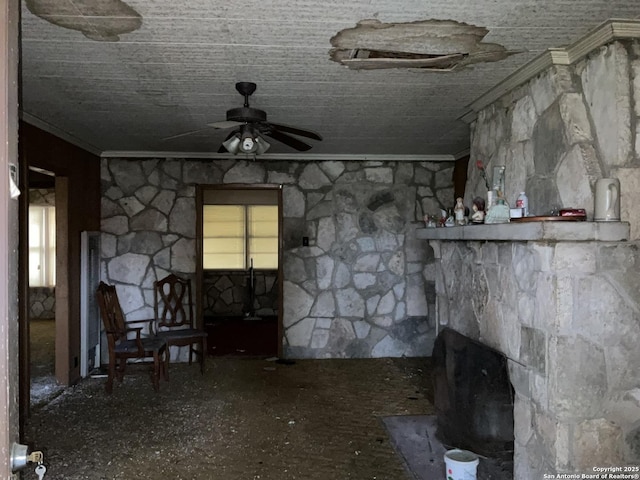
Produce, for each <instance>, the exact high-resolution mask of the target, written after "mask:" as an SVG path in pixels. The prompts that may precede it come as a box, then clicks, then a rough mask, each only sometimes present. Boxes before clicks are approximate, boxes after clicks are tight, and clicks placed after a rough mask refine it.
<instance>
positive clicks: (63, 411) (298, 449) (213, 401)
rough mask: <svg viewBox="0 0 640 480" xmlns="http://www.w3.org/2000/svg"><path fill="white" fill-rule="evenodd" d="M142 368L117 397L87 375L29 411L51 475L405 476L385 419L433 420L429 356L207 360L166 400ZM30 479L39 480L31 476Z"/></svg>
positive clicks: (176, 376) (392, 479) (175, 376)
mask: <svg viewBox="0 0 640 480" xmlns="http://www.w3.org/2000/svg"><path fill="white" fill-rule="evenodd" d="M148 371H149V367H148V366H147V365H134V366H132V369H131V372H130V374H129V375H127V376H126V377H125V380H124V383H123V384H121V385H118V384H116V385H115V388H114V392H113V394H112V395H110V396H109V395H106V393H105V391H104V381H105V379H104V378H96V379H88V380H85V381H83V382H81V383H80V384H79V385H77V386H75V387H71V388H68V389H66V390H64V392H63V393H62V394H60V395H59V396H57V397H56V398H54V399H53V400H51V401H50V402H49V403H45V404H42V405H39V406H37V407H35V408H33V411H32V415H31V417H30V419H29V420H28V422H27V426H26V431H25V434H26V441H27V442H28V443H29V444H30V445H32V446H33V447H34V448H37V449H41V450H43V451H44V457H45V464H46V465H47V467H48V471H47V475H46V477H45V478H46V479H47V480H54V479H65V480H74V479H96V480H97V479H101V480H102V479H176V480H177V479H185V480H186V479H193V480H205V479H206V480H211V479H224V480H236V479H237V480H249V479H260V480H289V479H305V480H307V479H309V480H312V479H318V480H332V479H335V480H344V479H362V480H364V479H384V480H407V479H410V478H411V477H410V475H409V474H408V473H407V471H406V470H405V467H404V465H403V463H402V461H401V459H400V457H399V456H398V455H397V454H396V452H395V451H394V449H393V447H392V445H391V442H390V439H389V438H388V435H387V433H386V431H385V429H384V427H383V424H382V421H381V418H382V417H384V416H388V415H422V414H429V413H432V412H433V408H432V404H431V402H430V401H429V399H430V398H432V391H431V378H430V372H431V369H430V360H429V359H424V358H419V359H363V360H355V359H354V360H351V359H350V360H298V361H296V362H295V364H292V365H286V364H281V363H277V362H274V361H267V360H265V359H239V358H235V359H234V358H228V357H215V358H214V357H209V359H208V360H207V369H206V373H205V374H204V376H202V375H200V373H199V368H198V367H197V366H196V365H193V366H191V367H190V366H188V365H186V364H172V365H171V368H170V377H171V378H170V380H169V382H161V386H160V392H159V393H155V392H154V391H153V389H152V387H151V382H150V378H149V376H148ZM23 478H24V479H31V478H36V476H35V474H34V473H33V472H28V473H26V474H25V475H24V477H23Z"/></svg>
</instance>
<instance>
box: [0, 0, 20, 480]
mask: <svg viewBox="0 0 640 480" xmlns="http://www.w3.org/2000/svg"><path fill="white" fill-rule="evenodd" d="M19 8H20V1H19V0H0V478H16V477H14V476H12V475H11V467H10V452H11V445H12V444H13V442H18V440H19V438H18V437H19V431H18V430H19V427H18V354H19V342H18V253H17V252H18V199H17V198H11V195H10V188H9V187H10V183H9V178H10V174H9V168H10V166H11V165H13V166H14V167H15V169H16V172H17V171H18V168H17V167H18V49H19V45H18V28H19V26H18V22H19V18H20V17H19Z"/></svg>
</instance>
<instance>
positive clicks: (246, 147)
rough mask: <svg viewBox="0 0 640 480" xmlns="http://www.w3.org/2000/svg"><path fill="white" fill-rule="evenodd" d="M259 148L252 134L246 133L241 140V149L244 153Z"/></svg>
mask: <svg viewBox="0 0 640 480" xmlns="http://www.w3.org/2000/svg"><path fill="white" fill-rule="evenodd" d="M257 149H258V144H257V143H256V140H255V139H254V138H253V137H252V136H251V135H244V136H243V137H242V142H240V151H241V152H243V153H255V152H256V150H257Z"/></svg>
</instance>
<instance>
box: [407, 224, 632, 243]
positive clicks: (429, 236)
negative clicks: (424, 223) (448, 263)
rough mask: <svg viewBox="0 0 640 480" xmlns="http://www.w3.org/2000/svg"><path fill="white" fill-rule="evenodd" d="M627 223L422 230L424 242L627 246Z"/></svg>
mask: <svg viewBox="0 0 640 480" xmlns="http://www.w3.org/2000/svg"><path fill="white" fill-rule="evenodd" d="M629 231H630V229H629V223H628V222H559V221H541V222H512V223H503V224H492V225H466V226H464V227H443V228H420V229H418V230H417V232H416V235H417V237H418V238H419V239H421V240H445V241H512V242H529V241H532V242H624V241H627V240H629Z"/></svg>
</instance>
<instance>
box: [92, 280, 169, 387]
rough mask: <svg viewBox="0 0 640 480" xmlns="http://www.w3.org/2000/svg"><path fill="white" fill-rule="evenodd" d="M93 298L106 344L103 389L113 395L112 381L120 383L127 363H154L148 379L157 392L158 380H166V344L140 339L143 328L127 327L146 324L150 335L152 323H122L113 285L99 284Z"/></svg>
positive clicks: (147, 321) (151, 337)
mask: <svg viewBox="0 0 640 480" xmlns="http://www.w3.org/2000/svg"><path fill="white" fill-rule="evenodd" d="M96 294H97V297H98V304H99V305H100V314H101V316H102V321H103V323H104V328H105V330H106V334H107V341H108V344H109V375H108V377H107V384H106V385H105V389H106V391H107V393H111V392H112V391H113V379H114V378H117V379H118V381H120V382H122V379H123V378H124V373H125V369H126V367H127V362H128V360H129V359H139V360H145V359H153V369H152V375H151V378H152V382H153V388H154V389H155V390H156V391H158V390H159V388H160V381H159V379H160V376H161V375H162V376H163V378H164V379H165V380H167V379H168V376H167V367H168V363H169V352H168V348H167V341H166V340H165V339H164V338H158V337H154V336H150V337H144V336H142V330H143V327H130V325H132V324H139V323H149V324H150V325H149V329H150V332H153V330H152V324H153V319H149V320H132V321H129V322H127V321H125V319H124V314H123V313H122V308H121V307H120V301H119V300H118V294H117V292H116V287H115V286H113V285H107V284H106V283H104V282H100V285H99V286H98V289H97V291H96ZM131 337H133V338H131Z"/></svg>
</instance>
